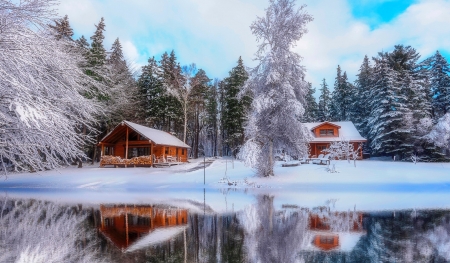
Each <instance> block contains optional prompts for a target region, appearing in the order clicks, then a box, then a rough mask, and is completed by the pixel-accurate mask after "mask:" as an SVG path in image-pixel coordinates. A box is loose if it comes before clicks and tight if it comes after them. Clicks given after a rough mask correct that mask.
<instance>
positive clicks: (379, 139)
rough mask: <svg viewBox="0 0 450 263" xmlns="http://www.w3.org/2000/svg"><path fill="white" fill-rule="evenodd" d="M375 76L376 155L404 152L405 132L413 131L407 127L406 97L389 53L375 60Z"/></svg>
mask: <svg viewBox="0 0 450 263" xmlns="http://www.w3.org/2000/svg"><path fill="white" fill-rule="evenodd" d="M373 76H374V82H373V87H372V89H371V93H370V96H371V98H372V100H371V103H370V108H371V113H370V117H369V122H368V125H369V127H370V129H369V134H368V137H369V139H370V147H371V148H372V150H373V152H374V153H376V154H381V155H383V154H391V155H397V154H401V148H400V145H401V144H402V143H403V142H404V138H405V133H407V132H409V131H405V130H404V129H403V128H404V127H403V117H404V113H405V106H404V104H403V101H404V99H405V98H404V97H403V96H402V92H401V87H400V85H399V83H398V82H396V80H397V78H396V72H395V71H394V70H393V69H392V68H391V67H390V65H389V62H388V60H387V58H386V57H385V56H381V57H379V58H376V59H375V66H374V69H373Z"/></svg>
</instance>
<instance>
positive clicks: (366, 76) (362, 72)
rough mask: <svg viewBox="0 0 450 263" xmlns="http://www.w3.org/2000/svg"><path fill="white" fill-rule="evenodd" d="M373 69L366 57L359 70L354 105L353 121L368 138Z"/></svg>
mask: <svg viewBox="0 0 450 263" xmlns="http://www.w3.org/2000/svg"><path fill="white" fill-rule="evenodd" d="M371 74H372V68H371V66H370V63H369V58H368V57H367V55H366V56H364V60H363V63H362V64H361V66H360V68H359V73H358V75H357V79H356V81H355V86H356V88H355V98H356V99H355V100H354V101H353V105H352V109H353V110H352V117H351V120H352V121H353V123H354V124H355V126H356V128H357V129H358V131H359V132H360V133H361V135H362V136H367V134H368V125H367V120H368V118H369V114H370V107H368V105H369V102H370V100H371V98H370V88H371V83H372V82H371V80H372V75H371Z"/></svg>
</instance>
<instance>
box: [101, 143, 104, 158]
mask: <svg viewBox="0 0 450 263" xmlns="http://www.w3.org/2000/svg"><path fill="white" fill-rule="evenodd" d="M101 144H102V151H101V152H100V157H102V156H103V154H104V153H105V145H104V144H103V143H102V142H101Z"/></svg>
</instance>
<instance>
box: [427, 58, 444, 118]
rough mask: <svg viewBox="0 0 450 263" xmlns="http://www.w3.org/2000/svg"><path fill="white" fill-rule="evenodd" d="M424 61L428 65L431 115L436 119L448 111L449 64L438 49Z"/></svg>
mask: <svg viewBox="0 0 450 263" xmlns="http://www.w3.org/2000/svg"><path fill="white" fill-rule="evenodd" d="M425 63H426V64H428V66H429V67H430V69H429V79H430V85H431V92H432V98H433V115H434V117H435V119H436V120H437V119H439V118H441V117H442V116H444V115H445V114H446V113H447V112H450V65H449V64H448V62H447V60H446V59H445V57H443V56H442V55H441V53H439V51H436V54H435V55H434V56H432V57H431V58H429V59H427V60H426V61H425Z"/></svg>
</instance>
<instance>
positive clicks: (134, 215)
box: [100, 205, 188, 252]
mask: <svg viewBox="0 0 450 263" xmlns="http://www.w3.org/2000/svg"><path fill="white" fill-rule="evenodd" d="M100 218H101V226H100V232H101V233H102V234H103V236H105V237H106V238H107V239H109V240H110V241H111V242H113V243H114V244H115V245H116V246H117V247H118V248H120V249H122V250H123V251H124V252H133V251H136V250H139V249H142V248H145V247H148V246H150V245H153V244H157V243H160V242H163V241H166V240H169V239H171V238H173V237H176V236H177V235H179V234H181V233H183V232H185V229H186V228H187V218H188V210H187V209H180V208H174V207H158V206H149V205H101V206H100Z"/></svg>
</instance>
